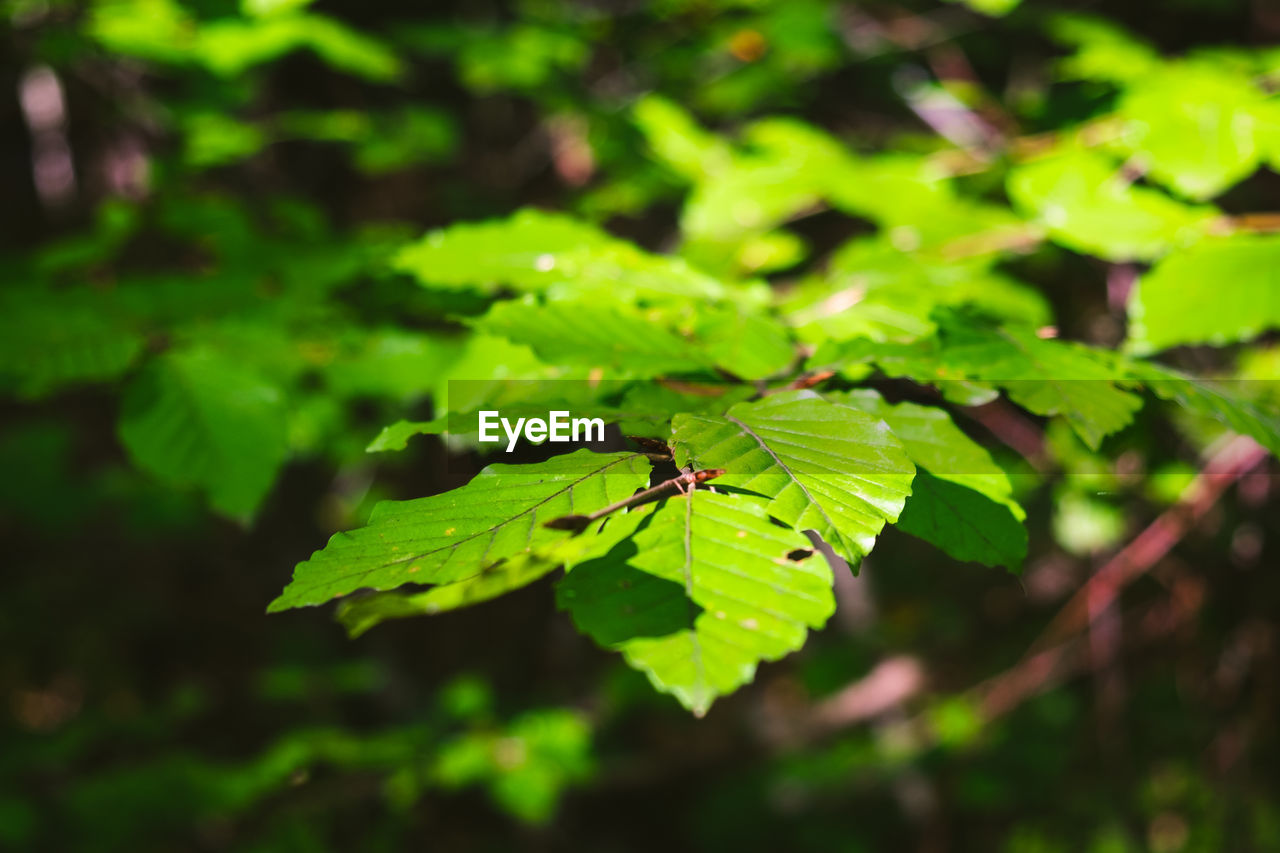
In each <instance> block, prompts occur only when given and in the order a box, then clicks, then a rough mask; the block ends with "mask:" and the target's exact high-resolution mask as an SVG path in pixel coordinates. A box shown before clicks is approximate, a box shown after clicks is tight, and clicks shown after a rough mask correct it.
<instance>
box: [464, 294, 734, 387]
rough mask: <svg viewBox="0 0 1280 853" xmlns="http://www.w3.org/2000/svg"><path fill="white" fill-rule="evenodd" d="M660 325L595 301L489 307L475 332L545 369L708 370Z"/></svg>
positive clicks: (656, 317) (653, 317) (691, 348)
mask: <svg viewBox="0 0 1280 853" xmlns="http://www.w3.org/2000/svg"><path fill="white" fill-rule="evenodd" d="M662 320H663V317H662V315H660V314H655V313H653V312H649V313H646V312H644V311H641V310H640V309H637V308H629V307H627V306H625V305H617V304H608V303H603V304H602V303H600V302H597V301H590V302H588V301H582V302H550V303H547V304H545V305H538V304H536V303H534V302H528V301H507V302H499V303H497V304H496V305H494V306H493V308H491V309H490V310H489V313H488V314H486V315H485V316H484V317H483V318H482V319H480V320H479V321H478V322H477V328H479V329H480V330H481V331H482V332H484V333H486V334H491V335H498V336H500V337H504V338H506V339H507V340H509V341H512V342H514V343H517V344H525V345H527V346H529V347H530V348H532V349H533V351H534V352H535V353H537V355H538V357H539V358H541V359H542V360H544V361H546V362H549V363H551V364H580V365H584V366H591V367H609V368H613V369H615V370H618V371H621V372H623V373H625V374H629V375H633V376H657V375H660V374H664V373H673V372H679V371H688V370H697V369H700V368H702V369H705V368H709V367H711V366H712V365H713V362H712V361H711V359H710V357H709V356H707V355H706V354H704V353H703V352H702V351H700V350H699V349H698V348H697V347H696V346H695V345H694V344H693V343H691V342H689V341H686V340H685V339H684V338H682V337H681V336H680V335H679V334H677V333H676V332H675V331H673V330H672V329H670V328H668V327H667V326H665V325H663V324H662Z"/></svg>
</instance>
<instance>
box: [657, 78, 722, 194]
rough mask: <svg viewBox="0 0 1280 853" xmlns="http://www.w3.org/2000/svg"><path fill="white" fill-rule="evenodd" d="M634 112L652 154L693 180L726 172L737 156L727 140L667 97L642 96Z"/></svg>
mask: <svg viewBox="0 0 1280 853" xmlns="http://www.w3.org/2000/svg"><path fill="white" fill-rule="evenodd" d="M632 115H633V117H634V119H635V123H636V126H637V127H638V128H639V130H640V132H641V133H642V134H644V137H645V141H646V142H648V144H649V148H650V149H651V150H652V153H653V154H654V155H655V156H656V157H657V158H658V159H659V160H660V161H662V162H663V163H664V164H666V165H667V166H668V167H669V168H671V169H672V170H673V171H675V172H677V173H679V174H680V175H681V176H683V177H684V178H686V179H688V180H690V181H698V180H701V179H702V178H703V177H706V176H709V175H714V174H716V173H718V172H721V171H723V170H724V169H725V168H727V167H728V165H729V162H730V160H731V159H732V157H733V152H732V149H731V148H730V146H729V145H728V144H727V143H726V142H725V141H724V140H722V139H721V138H720V137H718V136H716V135H715V134H713V133H709V132H708V131H706V130H704V129H703V128H702V126H701V125H699V124H698V122H697V121H696V120H695V119H694V118H693V116H691V115H690V114H689V113H688V112H686V111H685V110H684V109H682V108H681V107H679V106H678V105H676V104H675V103H672V102H671V101H669V100H667V99H666V98H662V97H659V96H657V95H648V96H646V97H644V98H641V99H640V100H639V101H637V102H636V105H635V107H634V108H633V112H632Z"/></svg>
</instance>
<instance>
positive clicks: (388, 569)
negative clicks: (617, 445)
mask: <svg viewBox="0 0 1280 853" xmlns="http://www.w3.org/2000/svg"><path fill="white" fill-rule="evenodd" d="M648 477H649V463H648V461H647V460H646V459H645V458H644V457H643V456H640V455H637V454H634V453H607V454H600V453H592V452H591V451H589V450H579V451H576V452H574V453H569V454H565V455H562V456H556V457H553V458H551V459H549V460H547V461H546V462H541V463H538V464H536V465H490V466H489V467H487V468H485V469H484V470H483V471H481V472H480V473H479V474H478V475H476V477H475V479H473V480H472V481H471V482H470V483H468V484H467V485H465V486H463V487H462V488H460V489H454V490H453V491H451V492H445V493H444V494H440V495H433V496H431V497H426V498H418V499H417V500H410V501H384V502H382V503H380V504H378V505H377V506H376V507H374V510H373V514H372V515H371V516H370V518H369V524H368V526H367V527H363V528H360V529H359V530H354V531H351V532H349V533H338V534H335V535H334V537H333V538H332V539H330V540H329V544H328V545H327V546H326V547H325V548H324V549H323V550H320V551H317V552H316V553H315V554H313V555H312V556H311V559H309V560H307V561H306V562H304V563H300V564H299V565H298V567H297V569H295V571H294V576H293V581H292V582H291V583H290V584H289V585H288V587H286V588H285V590H284V592H283V593H282V594H281V595H280V597H279V598H277V599H276V600H275V601H273V602H272V603H271V605H270V607H269V608H268V612H276V611H280V610H287V609H289V608H291V607H304V606H307V605H312V604H322V603H324V602H325V601H328V600H329V599H331V598H336V597H339V596H343V595H347V594H348V593H352V592H355V591H356V590H357V589H365V588H371V589H375V590H388V589H394V588H395V587H398V586H401V585H403V584H406V583H415V584H436V585H443V584H451V583H456V582H458V581H462V580H465V579H467V578H472V577H475V576H477V575H479V574H481V573H482V572H484V571H485V570H487V569H490V568H492V567H494V566H496V565H498V564H499V563H501V562H503V561H505V560H513V559H516V558H523V557H528V556H530V555H536V553H537V550H538V549H539V548H541V547H545V546H548V545H551V544H554V543H555V542H557V541H558V540H560V539H563V538H564V535H563V534H562V533H560V532H557V531H553V530H549V529H547V528H545V527H543V526H542V522H544V521H548V520H550V519H553V518H556V517H558V516H561V515H568V514H570V513H581V512H590V511H592V510H595V509H599V508H601V507H603V506H607V505H608V504H610V503H613V502H615V501H618V500H621V499H622V498H624V497H626V496H628V495H630V494H632V493H633V492H634V491H635V490H636V489H638V488H640V487H641V486H644V485H646V484H647V483H648Z"/></svg>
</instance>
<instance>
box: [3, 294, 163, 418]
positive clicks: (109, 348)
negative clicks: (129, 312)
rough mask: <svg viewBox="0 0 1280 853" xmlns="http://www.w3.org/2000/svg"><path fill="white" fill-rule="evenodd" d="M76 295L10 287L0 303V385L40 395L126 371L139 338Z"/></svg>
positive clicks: (26, 394)
mask: <svg viewBox="0 0 1280 853" xmlns="http://www.w3.org/2000/svg"><path fill="white" fill-rule="evenodd" d="M81 295H84V294H83V292H80V293H75V294H74V295H73V294H72V293H61V294H57V295H55V294H49V293H45V292H36V291H32V290H29V289H26V288H21V289H20V288H14V289H12V290H11V291H10V292H9V294H7V298H4V299H3V300H0V387H3V388H5V389H6V390H8V389H12V390H14V391H16V392H17V394H19V395H20V396H23V397H40V396H44V395H46V394H48V393H50V392H52V391H55V390H57V389H58V388H61V387H62V386H65V385H70V384H74V383H78V382H102V381H106V380H110V379H115V378H117V377H119V376H121V375H122V374H123V373H124V372H125V371H126V370H128V369H129V367H130V366H131V365H132V364H133V362H134V361H135V360H136V359H137V357H138V355H139V354H140V353H141V352H142V346H143V339H142V336H141V335H139V334H138V333H137V332H135V331H134V330H132V329H131V328H129V326H128V324H127V323H125V322H123V321H122V319H121V318H118V317H113V316H112V314H111V312H110V311H107V310H105V308H106V306H104V305H102V304H100V303H99V302H98V300H96V299H92V298H85V299H82V298H79V297H80V296H81Z"/></svg>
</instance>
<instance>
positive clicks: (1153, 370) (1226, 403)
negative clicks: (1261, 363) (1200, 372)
mask: <svg viewBox="0 0 1280 853" xmlns="http://www.w3.org/2000/svg"><path fill="white" fill-rule="evenodd" d="M1128 369H1129V374H1130V375H1131V376H1133V377H1134V378H1135V379H1138V380H1141V381H1142V382H1143V383H1144V384H1145V385H1146V386H1147V387H1148V388H1150V389H1151V392H1152V393H1154V394H1155V395H1156V396H1157V397H1160V398H1161V399H1163V400H1171V401H1173V402H1176V403H1178V404H1180V405H1181V406H1183V407H1185V408H1187V409H1189V410H1191V411H1192V412H1195V413H1197V414H1200V415H1205V416H1206V417H1210V418H1213V419H1214V420H1216V421H1218V422H1220V423H1222V424H1223V425H1225V426H1226V427H1228V428H1229V429H1232V430H1234V431H1235V432H1238V433H1240V434H1242V435H1247V436H1249V437H1251V438H1253V439H1254V440H1255V441H1257V442H1258V443H1259V444H1261V445H1262V446H1263V447H1265V448H1267V449H1268V450H1270V451H1271V452H1272V453H1274V454H1276V455H1277V456H1280V409H1277V408H1276V403H1275V402H1274V401H1271V400H1267V399H1265V396H1264V395H1263V394H1260V393H1258V392H1260V391H1263V390H1264V386H1265V385H1268V384H1270V383H1269V382H1257V381H1250V380H1239V381H1222V382H1215V381H1213V380H1206V379H1197V378H1195V377H1192V376H1187V375H1186V374H1184V373H1180V372H1179V371H1177V370H1174V369H1172V368H1169V367H1165V366H1164V365H1161V364H1152V363H1150V362H1133V363H1131V364H1130V365H1129V368H1128Z"/></svg>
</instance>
